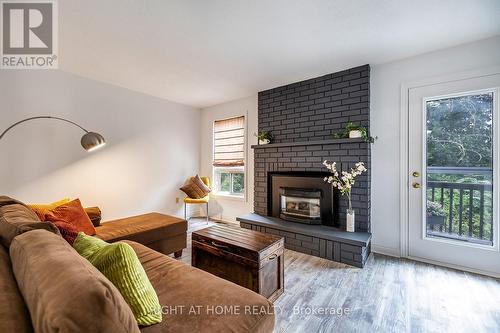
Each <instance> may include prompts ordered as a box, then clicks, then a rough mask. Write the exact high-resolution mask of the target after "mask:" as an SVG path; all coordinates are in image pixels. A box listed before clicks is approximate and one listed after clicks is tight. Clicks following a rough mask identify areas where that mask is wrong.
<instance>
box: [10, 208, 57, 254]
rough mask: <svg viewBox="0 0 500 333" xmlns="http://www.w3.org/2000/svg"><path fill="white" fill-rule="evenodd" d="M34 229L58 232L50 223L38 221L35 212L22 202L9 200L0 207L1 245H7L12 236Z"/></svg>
mask: <svg viewBox="0 0 500 333" xmlns="http://www.w3.org/2000/svg"><path fill="white" fill-rule="evenodd" d="M35 229H45V230H48V231H51V232H53V233H55V234H59V230H58V229H57V228H56V227H55V226H54V225H53V224H52V223H50V222H40V220H39V219H38V217H37V216H36V214H35V213H34V212H33V211H32V210H31V209H29V208H28V207H26V206H25V205H24V204H22V203H15V202H11V203H10V204H9V205H4V206H1V207H0V243H2V245H3V246H5V247H9V246H10V243H11V242H12V240H13V239H14V237H16V236H17V235H20V234H22V233H24V232H26V231H29V230H35Z"/></svg>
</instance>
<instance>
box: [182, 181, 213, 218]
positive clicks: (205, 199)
mask: <svg viewBox="0 0 500 333" xmlns="http://www.w3.org/2000/svg"><path fill="white" fill-rule="evenodd" d="M200 178H201V180H202V181H203V183H204V184H205V185H207V186H208V187H210V178H208V177H200ZM209 201H210V194H208V195H207V196H206V197H203V198H200V199H192V198H189V197H185V198H184V219H185V220H186V221H187V220H188V217H187V205H188V204H206V205H207V222H208V208H209V207H208V202H209Z"/></svg>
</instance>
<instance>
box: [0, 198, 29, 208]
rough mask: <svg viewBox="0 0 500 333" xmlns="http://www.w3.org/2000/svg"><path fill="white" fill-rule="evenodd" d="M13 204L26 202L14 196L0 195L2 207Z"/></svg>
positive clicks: (0, 205)
mask: <svg viewBox="0 0 500 333" xmlns="http://www.w3.org/2000/svg"><path fill="white" fill-rule="evenodd" d="M13 204H20V205H24V203H22V202H21V201H19V200H16V199H13V198H11V197H8V196H6V195H0V207H3V206H8V205H13Z"/></svg>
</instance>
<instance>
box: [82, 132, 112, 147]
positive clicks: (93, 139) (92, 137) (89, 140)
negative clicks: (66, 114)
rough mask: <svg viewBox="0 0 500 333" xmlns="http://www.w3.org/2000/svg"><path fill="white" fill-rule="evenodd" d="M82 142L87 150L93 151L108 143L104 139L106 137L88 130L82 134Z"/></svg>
mask: <svg viewBox="0 0 500 333" xmlns="http://www.w3.org/2000/svg"><path fill="white" fill-rule="evenodd" d="M81 143H82V147H83V148H84V149H85V150H86V151H92V150H96V149H99V148H101V147H102V146H104V145H105V144H106V140H104V137H103V136H102V135H101V134H99V133H95V132H88V133H85V135H84V136H82V140H81Z"/></svg>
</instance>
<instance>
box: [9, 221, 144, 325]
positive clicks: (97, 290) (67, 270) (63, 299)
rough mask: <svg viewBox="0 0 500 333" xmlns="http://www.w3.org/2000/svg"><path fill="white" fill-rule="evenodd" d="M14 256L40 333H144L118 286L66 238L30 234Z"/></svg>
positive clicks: (14, 250)
mask: <svg viewBox="0 0 500 333" xmlns="http://www.w3.org/2000/svg"><path fill="white" fill-rule="evenodd" d="M41 249H43V251H41ZM48 254H49V255H48ZM10 257H11V261H12V269H13V271H14V275H15V277H16V280H17V284H18V286H19V290H20V291H21V294H22V295H23V297H24V300H25V302H26V304H27V306H28V309H29V312H30V315H31V322H32V324H33V327H34V329H35V331H36V332H42V333H44V332H110V333H111V332H138V331H139V327H138V326H137V323H136V321H135V318H134V315H133V314H132V311H131V310H130V308H129V306H128V305H127V303H126V302H125V300H124V299H123V297H122V296H121V294H120V292H119V291H118V290H117V289H116V287H115V286H114V285H113V284H112V283H111V282H110V281H109V280H108V279H106V278H105V277H104V276H103V275H102V274H101V273H100V272H99V271H98V270H97V269H96V268H95V267H94V266H92V264H90V263H89V262H88V261H87V260H86V259H84V258H83V257H81V256H80V255H79V254H78V253H77V252H76V251H75V250H74V249H73V248H72V247H71V246H70V245H69V244H68V243H67V242H66V241H65V240H64V239H63V238H62V237H60V236H58V235H55V234H53V233H50V232H47V231H46V230H33V231H30V232H26V233H24V234H22V235H19V236H17V237H16V238H15V239H14V240H13V241H12V244H11V246H10Z"/></svg>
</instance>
